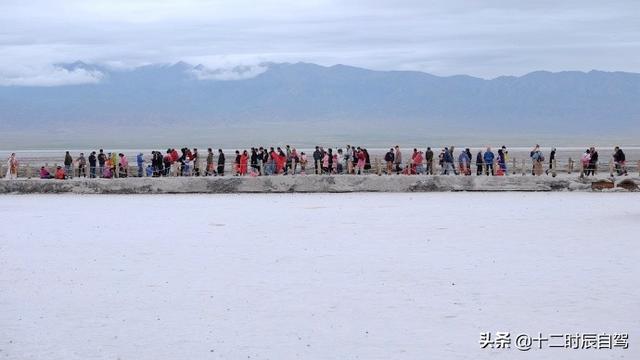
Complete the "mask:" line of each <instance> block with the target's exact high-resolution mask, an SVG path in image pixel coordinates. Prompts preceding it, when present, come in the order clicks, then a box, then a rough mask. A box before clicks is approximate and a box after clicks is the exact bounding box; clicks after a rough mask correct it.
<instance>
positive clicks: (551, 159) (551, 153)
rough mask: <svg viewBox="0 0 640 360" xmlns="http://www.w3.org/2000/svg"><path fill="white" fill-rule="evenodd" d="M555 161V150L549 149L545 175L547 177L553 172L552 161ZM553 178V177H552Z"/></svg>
mask: <svg viewBox="0 0 640 360" xmlns="http://www.w3.org/2000/svg"><path fill="white" fill-rule="evenodd" d="M555 159H556V148H551V152H550V153H549V168H548V169H547V171H545V173H546V174H547V175H549V171H551V172H553V170H554V168H553V161H554V160H555ZM554 176H555V175H554Z"/></svg>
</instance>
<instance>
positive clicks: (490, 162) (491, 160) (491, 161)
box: [484, 151, 495, 164]
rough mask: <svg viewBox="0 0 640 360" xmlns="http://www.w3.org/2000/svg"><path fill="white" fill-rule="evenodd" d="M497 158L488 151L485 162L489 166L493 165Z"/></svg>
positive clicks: (485, 154)
mask: <svg viewBox="0 0 640 360" xmlns="http://www.w3.org/2000/svg"><path fill="white" fill-rule="evenodd" d="M494 158H495V155H493V152H491V151H487V152H485V153H484V162H485V163H487V164H493V159H494Z"/></svg>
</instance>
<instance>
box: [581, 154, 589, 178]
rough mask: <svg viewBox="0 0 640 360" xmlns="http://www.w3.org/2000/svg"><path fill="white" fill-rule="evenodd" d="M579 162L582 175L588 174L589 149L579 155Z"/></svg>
mask: <svg viewBox="0 0 640 360" xmlns="http://www.w3.org/2000/svg"><path fill="white" fill-rule="evenodd" d="M580 163H581V164H582V175H587V176H589V163H591V150H590V149H587V151H585V152H584V154H582V156H581V157H580Z"/></svg>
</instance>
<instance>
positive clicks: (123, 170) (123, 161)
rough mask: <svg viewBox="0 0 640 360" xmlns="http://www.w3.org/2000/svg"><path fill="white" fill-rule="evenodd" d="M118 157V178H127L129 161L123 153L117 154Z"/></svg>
mask: <svg viewBox="0 0 640 360" xmlns="http://www.w3.org/2000/svg"><path fill="white" fill-rule="evenodd" d="M118 157H119V158H120V161H119V162H118V167H119V176H120V177H127V176H129V160H128V159H127V157H126V156H125V154H123V153H119V154H118Z"/></svg>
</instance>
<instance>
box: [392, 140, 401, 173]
mask: <svg viewBox="0 0 640 360" xmlns="http://www.w3.org/2000/svg"><path fill="white" fill-rule="evenodd" d="M395 149H396V152H395V154H394V157H393V163H394V164H395V167H396V175H397V174H400V172H401V171H402V152H401V151H400V146H398V145H396V147H395Z"/></svg>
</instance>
